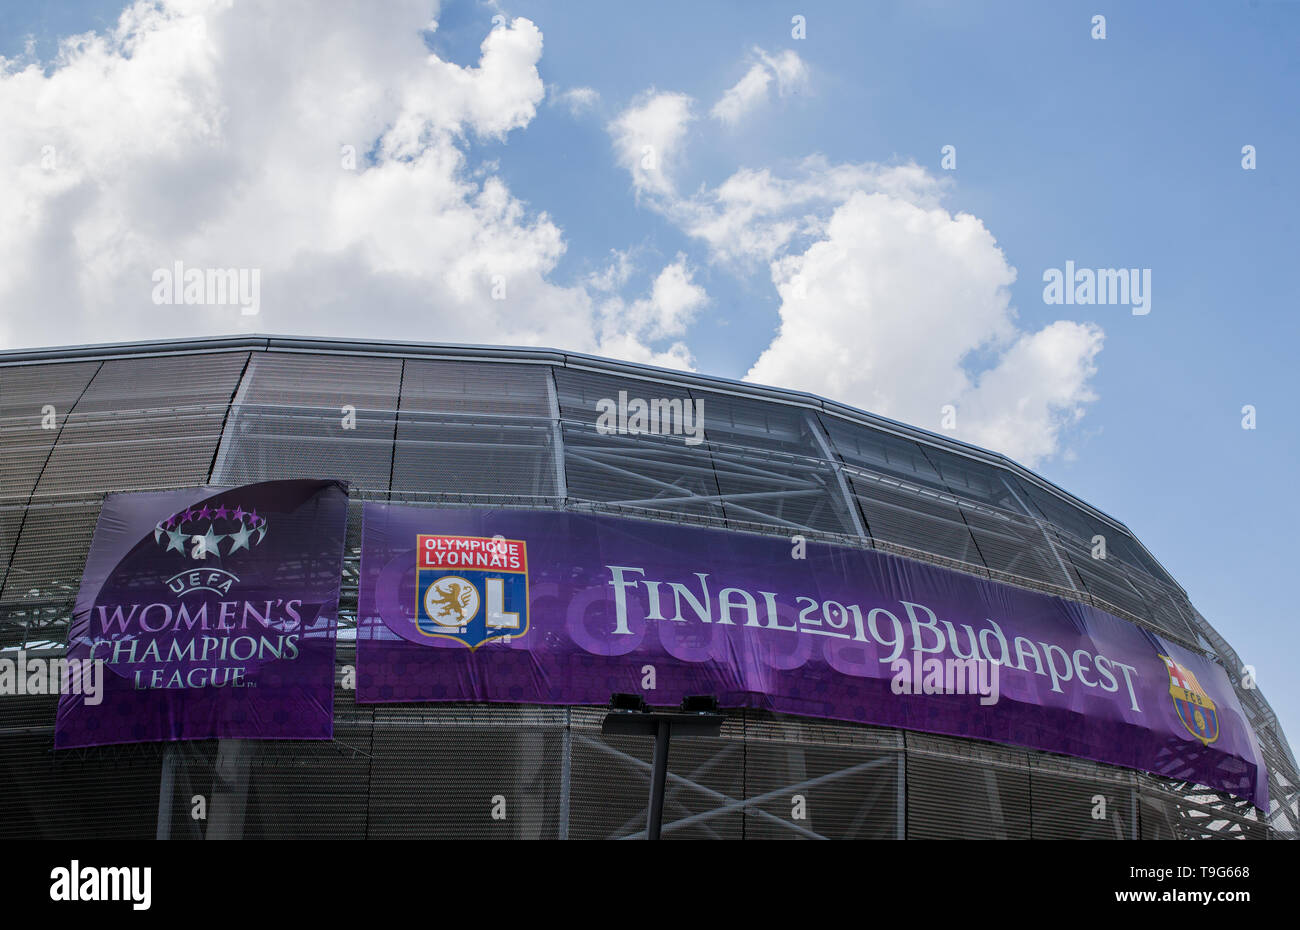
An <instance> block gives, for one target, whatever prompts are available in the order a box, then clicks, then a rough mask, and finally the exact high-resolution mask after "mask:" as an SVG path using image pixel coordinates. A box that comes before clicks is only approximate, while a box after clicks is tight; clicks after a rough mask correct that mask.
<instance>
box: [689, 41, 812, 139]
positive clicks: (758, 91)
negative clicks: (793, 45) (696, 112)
mask: <svg viewBox="0 0 1300 930" xmlns="http://www.w3.org/2000/svg"><path fill="white" fill-rule="evenodd" d="M752 57H753V59H755V60H754V62H753V64H751V65H750V67H749V70H748V71H746V72H745V76H744V77H742V78H741V79H740V80H739V81H737V82H736V83H735V84H734V85H733V86H732V87H730V88H729V89H728V90H727V91H726V93H724V94H723V95H722V97H721V99H719V100H718V102H717V103H715V104H714V105H713V109H712V110H710V111H709V115H711V116H712V117H713V118H714V119H717V120H719V121H720V122H722V123H725V124H727V125H728V126H734V125H735V124H736V123H739V122H740V121H741V120H742V119H743V118H744V117H746V116H748V115H749V114H750V113H752V112H753V111H754V110H756V109H758V107H759V106H761V105H762V104H763V103H765V102H766V101H767V98H768V86H769V85H770V84H771V83H772V82H773V81H776V86H777V93H778V95H780V96H782V97H785V96H788V95H790V94H792V93H797V92H799V91H801V90H803V89H805V88H806V87H807V84H808V67H807V65H805V64H804V62H803V59H801V58H800V57H799V55H798V54H797V53H795V52H793V51H791V50H789V49H786V50H785V51H784V52H781V53H780V54H778V55H770V54H768V53H767V52H765V51H763V50H762V49H761V48H755V49H754V50H753V52H752Z"/></svg>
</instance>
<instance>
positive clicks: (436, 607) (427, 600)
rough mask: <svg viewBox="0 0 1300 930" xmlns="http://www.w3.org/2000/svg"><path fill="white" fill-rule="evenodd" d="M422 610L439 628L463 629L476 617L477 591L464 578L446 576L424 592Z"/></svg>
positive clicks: (477, 606)
mask: <svg viewBox="0 0 1300 930" xmlns="http://www.w3.org/2000/svg"><path fill="white" fill-rule="evenodd" d="M424 609H425V611H426V612H427V613H428V615H429V619H431V620H433V622H434V623H437V624H438V625H440V626H446V627H464V626H465V625H466V624H468V623H469V622H470V621H471V620H473V619H474V618H475V617H476V616H478V609H479V596H478V590H477V589H476V588H475V587H474V585H473V584H471V583H470V582H469V581H467V580H465V579H464V578H459V577H457V576H455V575H447V576H445V577H442V578H439V579H438V580H437V581H435V582H434V583H433V584H431V585H429V588H428V590H427V591H425V592H424Z"/></svg>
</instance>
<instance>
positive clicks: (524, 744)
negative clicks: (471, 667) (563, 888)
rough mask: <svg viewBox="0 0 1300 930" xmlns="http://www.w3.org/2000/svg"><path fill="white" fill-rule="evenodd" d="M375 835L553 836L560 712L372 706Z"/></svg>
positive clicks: (371, 820) (371, 826) (372, 819)
mask: <svg viewBox="0 0 1300 930" xmlns="http://www.w3.org/2000/svg"><path fill="white" fill-rule="evenodd" d="M374 714H375V724H374V735H373V741H372V747H373V749H372V756H373V758H372V762H371V765H372V768H371V783H370V792H369V805H368V810H369V833H368V835H370V836H375V837H393V838H420V837H456V838H457V839H555V838H556V837H557V836H558V835H559V815H560V811H559V793H560V757H561V754H562V752H563V745H562V744H563V729H564V723H565V712H564V711H563V710H549V709H543V708H529V709H515V708H509V707H474V706H465V705H450V706H432V707H415V706H404V705H387V706H376V708H375V711H374Z"/></svg>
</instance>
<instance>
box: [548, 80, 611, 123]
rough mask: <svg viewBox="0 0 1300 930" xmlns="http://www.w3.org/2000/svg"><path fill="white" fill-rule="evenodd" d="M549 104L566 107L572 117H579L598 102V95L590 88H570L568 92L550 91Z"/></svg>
mask: <svg viewBox="0 0 1300 930" xmlns="http://www.w3.org/2000/svg"><path fill="white" fill-rule="evenodd" d="M551 102H552V103H553V104H559V105H561V106H565V107H568V109H569V113H571V114H572V115H573V116H581V115H582V114H584V113H586V112H587V111H588V110H591V109H592V108H593V107H595V106H596V104H598V103H599V102H600V93H599V92H598V91H596V90H594V89H593V88H590V87H571V88H569V89H568V90H563V91H561V90H552V92H551Z"/></svg>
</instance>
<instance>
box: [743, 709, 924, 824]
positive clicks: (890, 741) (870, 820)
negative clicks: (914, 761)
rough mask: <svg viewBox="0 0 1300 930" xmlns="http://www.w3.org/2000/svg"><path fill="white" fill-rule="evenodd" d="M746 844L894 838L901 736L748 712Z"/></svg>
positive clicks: (900, 790) (900, 798)
mask: <svg viewBox="0 0 1300 930" xmlns="http://www.w3.org/2000/svg"><path fill="white" fill-rule="evenodd" d="M745 740H746V745H745V797H746V799H747V800H749V801H750V804H749V806H747V807H746V810H745V824H744V835H745V838H746V839H899V838H901V837H902V833H903V805H904V784H903V759H902V747H903V740H902V734H901V733H899V732H898V731H897V730H884V729H879V728H875V727H863V726H854V725H850V724H838V723H826V722H824V721H816V720H804V719H800V718H797V717H787V716H776V717H768V716H765V715H755V714H749V713H747V714H746V726H745Z"/></svg>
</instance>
